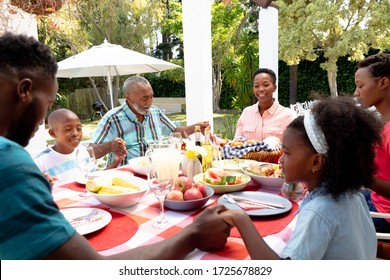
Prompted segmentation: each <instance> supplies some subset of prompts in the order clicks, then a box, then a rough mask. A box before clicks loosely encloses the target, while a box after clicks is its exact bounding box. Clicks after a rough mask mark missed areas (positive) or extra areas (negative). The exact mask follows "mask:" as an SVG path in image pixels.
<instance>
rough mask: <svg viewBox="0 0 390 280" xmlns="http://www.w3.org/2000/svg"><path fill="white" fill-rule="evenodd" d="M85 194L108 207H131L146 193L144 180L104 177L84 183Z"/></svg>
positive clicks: (125, 177)
mask: <svg viewBox="0 0 390 280" xmlns="http://www.w3.org/2000/svg"><path fill="white" fill-rule="evenodd" d="M85 188H86V190H87V192H88V193H89V194H90V195H91V196H93V197H94V198H96V199H97V200H98V201H100V202H101V203H103V204H105V205H107V206H110V207H114V208H115V207H118V208H124V207H131V206H133V205H135V204H137V203H138V202H139V201H140V200H141V198H142V197H143V196H144V195H145V193H146V192H147V191H148V189H149V186H148V183H147V181H146V180H144V179H141V178H138V177H135V176H120V177H119V176H112V177H110V176H104V177H96V178H93V179H90V180H88V181H87V182H86V184H85Z"/></svg>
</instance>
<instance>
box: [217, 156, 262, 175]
mask: <svg viewBox="0 0 390 280" xmlns="http://www.w3.org/2000/svg"><path fill="white" fill-rule="evenodd" d="M250 163H256V161H255V160H251V159H240V158H234V159H222V160H214V161H213V167H222V168H223V170H225V171H235V172H241V173H243V172H242V168H243V167H246V166H248V165H249V164H250Z"/></svg>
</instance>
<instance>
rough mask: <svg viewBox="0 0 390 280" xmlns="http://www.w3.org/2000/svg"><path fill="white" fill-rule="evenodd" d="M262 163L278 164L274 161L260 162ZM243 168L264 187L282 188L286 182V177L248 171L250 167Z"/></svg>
mask: <svg viewBox="0 0 390 280" xmlns="http://www.w3.org/2000/svg"><path fill="white" fill-rule="evenodd" d="M260 164H270V165H277V164H273V163H263V162H259V165H260ZM242 170H243V171H244V173H245V174H247V175H248V176H250V177H251V178H252V180H254V181H255V182H257V183H258V184H259V185H260V186H261V187H262V188H265V189H270V190H281V188H282V186H283V183H284V182H285V179H284V178H278V177H267V176H260V175H256V174H254V173H252V172H250V171H248V167H244V168H243V169H242Z"/></svg>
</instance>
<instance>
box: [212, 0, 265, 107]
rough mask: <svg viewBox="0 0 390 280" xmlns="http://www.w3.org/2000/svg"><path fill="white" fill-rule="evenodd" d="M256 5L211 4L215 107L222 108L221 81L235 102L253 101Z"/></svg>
mask: <svg viewBox="0 0 390 280" xmlns="http://www.w3.org/2000/svg"><path fill="white" fill-rule="evenodd" d="M254 11H255V6H254V5H251V4H249V3H248V1H239V0H231V1H215V2H214V3H213V6H212V21H211V28H212V52H213V86H214V98H213V103H214V104H213V107H214V111H219V110H220V109H219V101H220V99H221V93H222V85H223V83H226V85H228V86H229V87H231V88H232V89H233V91H234V93H235V95H236V98H234V99H233V100H234V106H235V107H238V108H243V107H245V106H247V105H248V104H249V103H251V102H252V97H251V96H252V95H251V76H252V74H253V71H254V70H255V69H256V68H257V65H258V56H257V53H258V42H257V39H256V35H255V34H256V28H255V27H254V25H253V22H251V21H250V20H249V18H250V17H251V16H252V15H253V12H254Z"/></svg>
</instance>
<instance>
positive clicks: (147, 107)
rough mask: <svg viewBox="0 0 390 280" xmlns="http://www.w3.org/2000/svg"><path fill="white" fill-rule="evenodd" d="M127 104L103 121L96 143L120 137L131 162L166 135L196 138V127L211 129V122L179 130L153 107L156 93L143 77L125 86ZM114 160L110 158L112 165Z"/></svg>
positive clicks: (135, 78)
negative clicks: (164, 132)
mask: <svg viewBox="0 0 390 280" xmlns="http://www.w3.org/2000/svg"><path fill="white" fill-rule="evenodd" d="M123 92H124V94H125V97H126V101H125V102H124V103H123V104H122V105H121V106H119V107H116V108H114V109H112V110H110V111H109V112H107V113H106V114H105V115H104V116H103V118H102V119H101V120H100V122H99V124H98V127H97V130H96V132H95V134H94V136H93V138H92V143H94V144H101V143H105V142H109V141H111V140H113V139H115V138H117V137H120V138H122V139H124V140H125V142H126V147H127V152H128V154H127V156H126V158H124V159H123V160H122V163H121V165H123V164H126V162H127V161H128V160H129V159H132V158H134V157H140V156H144V155H145V153H146V150H147V148H148V143H149V142H151V141H156V140H159V139H161V138H162V137H163V131H164V130H165V131H172V132H180V133H182V134H183V133H184V132H186V133H188V134H192V133H193V132H194V129H195V125H199V126H200V127H201V129H202V130H204V128H205V127H207V126H209V122H208V121H204V122H199V123H197V124H193V125H189V126H182V127H177V126H176V125H175V124H174V123H173V122H172V121H171V120H170V119H169V118H168V117H167V116H166V115H165V114H164V112H163V111H162V110H160V109H159V108H158V107H156V106H153V105H152V103H153V94H154V93H153V89H152V86H151V85H150V83H149V81H148V80H146V79H145V78H143V77H141V76H131V77H129V78H127V80H126V81H125V82H124V84H123ZM107 152H109V151H107ZM112 160H113V157H109V162H111V161H112Z"/></svg>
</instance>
